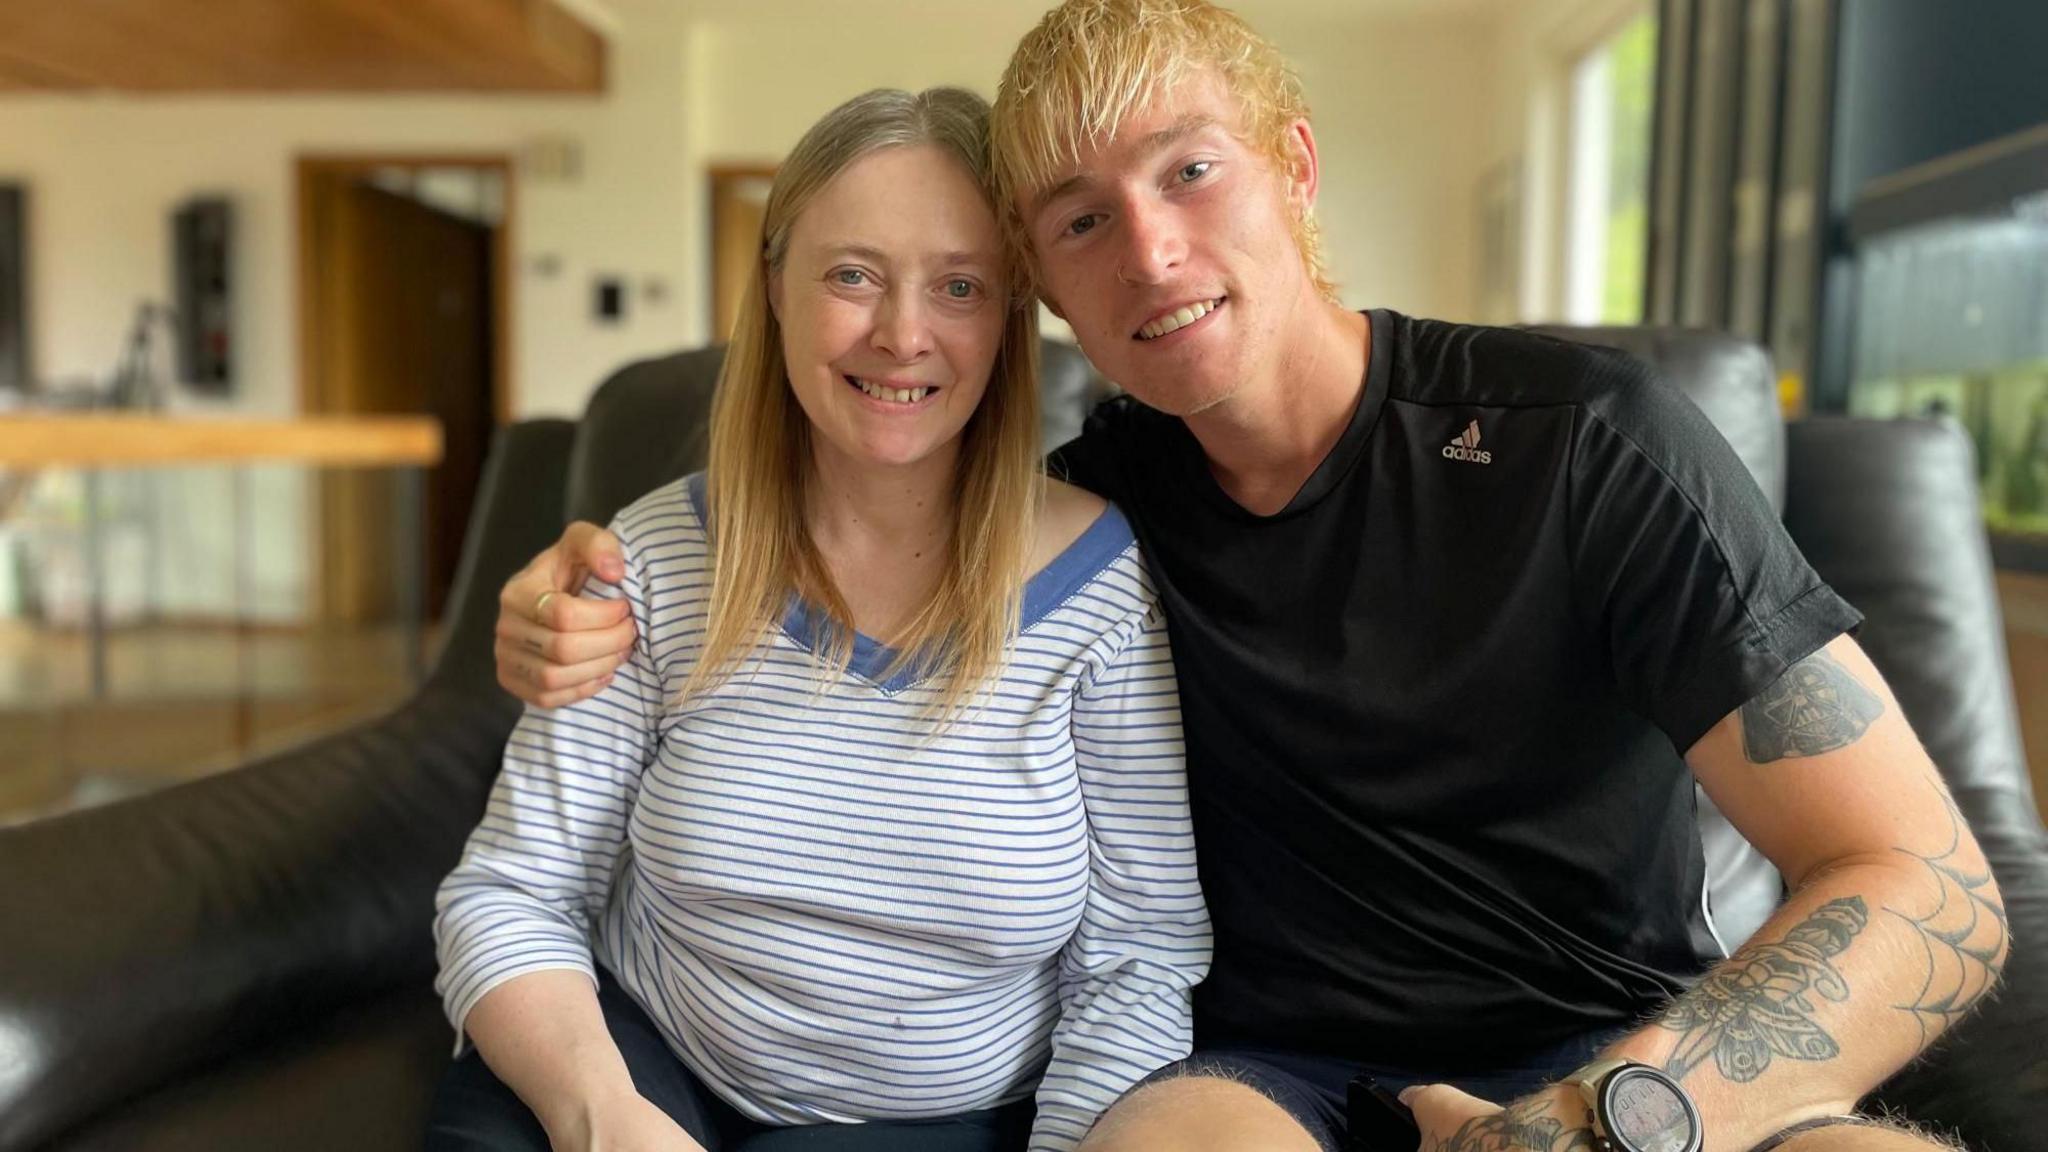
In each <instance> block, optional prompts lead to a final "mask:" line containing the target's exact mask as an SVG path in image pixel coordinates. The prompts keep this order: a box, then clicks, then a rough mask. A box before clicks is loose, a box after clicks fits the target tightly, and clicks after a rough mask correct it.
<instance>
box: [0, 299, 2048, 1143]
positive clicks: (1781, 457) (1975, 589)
mask: <svg viewBox="0 0 2048 1152" xmlns="http://www.w3.org/2000/svg"><path fill="white" fill-rule="evenodd" d="M1562 334H1564V335H1568V336H1572V337H1574V338H1579V339H1586V340H1590V341H1594V342H1600V343H1610V344H1618V345H1621V346H1623V347H1626V348H1629V349H1630V350H1631V351H1634V352H1636V353H1638V354H1640V355H1643V356H1645V357H1646V358H1648V359H1650V360H1652V361H1654V362H1656V363H1658V364H1659V365H1661V366H1662V367H1663V369H1664V371H1665V373H1666V375H1667V376H1668V377H1669V378H1670V379H1671V380H1673V381H1675V382H1676V383H1677V384H1678V385H1679V386H1681V387H1683V388H1684V389H1685V390H1686V391H1687V392H1689V393H1690V394H1691V395H1692V396H1693V397H1694V399H1695V400H1696V401H1697V402H1698V403H1699V404H1700V406H1701V407H1702V408H1703V409H1704V410H1705V411H1706V412H1707V414H1708V415H1709V416H1710V417H1711V418H1713V420H1714V421H1715V423H1716V424H1717V425H1718V426H1719V427H1720V428H1721V429H1722V431H1723V432H1724V434H1726V435H1727V436H1728V438H1729V439H1730V441H1731V442H1733V443H1734V444H1735V445H1736V447H1737V449H1738V451H1739V452H1740V453H1741V455H1742V457H1743V459H1744V460H1745V461H1746V462H1747V463H1748V464H1749V466H1750V467H1751V468H1752V470H1754V472H1755V473H1756V476H1757V478H1758V480H1759V483H1760V484H1761V485H1762V487H1763V488H1764V490H1765V491H1766V492H1767V493H1768V494H1770V495H1771V496H1772V498H1773V500H1774V501H1779V502H1781V503H1780V506H1781V507H1782V508H1783V511H1784V514H1785V518H1786V522H1787V524H1788V525H1789V527H1790V529H1791V531H1792V534H1793V535H1794V537H1795V538H1796V539H1797V540H1798V541H1799V542H1800V544H1801V546H1802V547H1803V548H1804V549H1805V550H1806V551H1807V554H1808V556H1809V557H1810V558H1811V559H1812V561H1813V562H1814V563H1815V564H1816V565H1817V566H1818V568H1819V569H1820V571H1821V572H1822V574H1823V575H1824V576H1825V577H1826V578H1828V579H1829V580H1830V581H1832V582H1833V583H1834V585H1835V586H1836V587H1837V588H1838V589H1839V590H1840V591H1841V592H1843V593H1844V594H1845V595H1846V596H1847V597H1848V598H1849V599H1850V600H1851V601H1852V602H1853V603H1855V604H1856V605H1857V606H1858V607H1860V608H1861V609H1863V611H1864V612H1865V613H1866V614H1867V615H1868V623H1867V624H1866V626H1865V630H1864V633H1863V637H1862V638H1863V642H1864V643H1865V645H1866V646H1867V647H1868V648H1869V650H1870V652H1871V655H1872V656H1873V658H1874V659H1875V660H1876V661H1877V663H1878V665H1879V666H1880V667H1881V668H1882V669H1883V670H1884V672H1885V674H1886V675H1887V676H1888V677H1889V678H1890V680H1891V683H1892V685H1893V688H1894V689H1895V691H1896V692H1897V694H1898V696H1899V698H1900V700H1901V702H1902V704H1903V706H1904V707H1905V709H1906V711H1907V713H1908V715H1909V716H1910V718H1911V719H1912V721H1913V723H1914V725H1915V727H1916V728H1917V729H1918V730H1919V732H1920V734H1921V736H1922V738H1923V739H1924V740H1925V742H1926V743H1927V745H1928V747H1929V749H1930V750H1931V751H1932V753H1933V755H1934V757H1935V760H1936V762H1937V763H1939V764H1940V766H1941V768H1942V771H1943V772H1944V773H1945V774H1946V776H1947V777H1948V779H1949V781H1950V783H1951V785H1952V786H1953V787H1954V789H1955V791H1956V795H1957V800H1958V803H1959V804H1960V805H1961V807H1962V809H1963V811H1964V812H1965V813H1966V814H1967V815H1968V816H1969V818H1970V821H1971V823H1972V825H1973V826H1974V827H1975V828H1976V830H1977V834H1978V836H1979V837H1980V838H1981V840H1982V841H1983V843H1984V846H1985V848H1986V850H1987V851H1988V852H1989V854H1990V856H1991V859H1992V864H1993V867H1994V868H1995V869H1996V870H1997V873H1998V876H1999V879H2000V881H2001V883H2002V885H2003V887H2004V891H2005V898H2006V904H2007V909H2008V913H2009V915H2010V918H2011V922H2012V925H2013V930H2014V934H2015V936H2016V938H2017V944H2016V947H2015V949H2014V952H2013V958H2012V960H2011V962H2010V964H2009V965H2008V969H2007V984H2006V987H2005V989H2004V992H2003V994H2002V995H2001V997H2000V998H1999V1000H1998V1001H1997V1002H1996V1003H1994V1004H1992V1005H1991V1006H1990V1007H1989V1009H1987V1010H1986V1011H1983V1012H1981V1013H1980V1014H1978V1015H1977V1016H1976V1017H1974V1018H1972V1019H1971V1020H1970V1021H1969V1022H1968V1023H1966V1024H1965V1025H1964V1026H1963V1027H1962V1028H1961V1029H1959V1030H1958V1032H1957V1033H1956V1034H1955V1035H1954V1036H1953V1037H1952V1038H1951V1039H1950V1040H1949V1041H1948V1042H1947V1043H1945V1044H1944V1045H1942V1046H1941V1047H1940V1048H1939V1049H1938V1050H1937V1051H1936V1052H1935V1053H1934V1054H1933V1055H1932V1056H1931V1057H1929V1058H1927V1059H1925V1060H1923V1061H1922V1062H1921V1063H1919V1064H1918V1065H1916V1066H1915V1067H1913V1068H1910V1069H1908V1070H1907V1071H1906V1072H1904V1073H1903V1074H1901V1075H1900V1076H1899V1077H1897V1078H1895V1079H1894V1080H1893V1082H1891V1083H1890V1084H1888V1085H1886V1086H1885V1088H1884V1089H1883V1090H1882V1092H1881V1100H1882V1102H1883V1103H1884V1104H1885V1105H1886V1106H1889V1107H1893V1108H1896V1109H1899V1110H1901V1111H1903V1112H1905V1113H1906V1114H1908V1115H1911V1116H1913V1117H1916V1118H1919V1119H1921V1120H1924V1121H1926V1122H1929V1123H1932V1124H1935V1125H1938V1126H1941V1127H1943V1128H1946V1129H1949V1130H1951V1131H1953V1132H1956V1133H1958V1134H1960V1135H1961V1136H1962V1137H1963V1138H1964V1139H1965V1140H1966V1141H1967V1142H1969V1143H1970V1145H1971V1146H1972V1147H1973V1148H1976V1149H1979V1150H1982V1152H2022V1150H2029V1149H2032V1150H2044V1149H2048V1053H2044V1048H2048V971H2044V966H2048V945H2044V943H2043V940H2044V937H2048V835H2044V832H2043V829H2042V825H2041V821H2040V819H2039V817H2038V815H2037V813H2036V809H2035V807H2034V800H2033V796H2032V794H2031V789H2030V786H2029V782H2028V775H2027V771H2026V765H2025V762H2024V758H2023V755H2022V752H2021V748H2020V741H2019V735H2018V724H2017V720H2016V716H2015V711H2014V707H2013V701H2012V688H2011V683H2010V680H2009V678H2008V675H2007V672H2006V667H2005V654H2004V650H2003V640H2002V630H2001V627H2000V622H1999V617H1998V609H1997V602H1996V600H1995V598H1994V594H1993V589H1992V583H1991V574H1990V566H1989V560H1988V556H1987V552H1986V546H1985V541H1984V537H1983V534H1982V531H1981V529H1980V528H1979V522H1978V518H1977V504H1976V485H1975V471H1974V468H1973V465H1972V462H1971V458H1970V447H1969V444H1968V441H1967V439H1966V438H1965V437H1964V436H1963V435H1962V433H1960V432H1959V431H1957V430H1956V429H1954V428H1953V427H1950V426H1946V425H1943V424H1939V423H1932V422H1921V421H1904V422H1891V423H1875V422H1868V421H1859V420H1847V419H1814V420H1808V421H1803V422H1800V423H1798V424H1794V425H1792V426H1790V427H1787V426H1785V425H1784V424H1782V423H1781V422H1780V421H1779V420H1778V418H1777V415H1776V409H1775V399H1774V391H1773V387H1772V380H1773V375H1772V372H1771V366H1770V364H1769V362H1768V360H1767V358H1766V357H1765V356H1764V355H1763V354H1762V353H1761V352H1760V351H1759V350H1757V349H1755V348H1754V347H1752V346H1749V345H1746V344H1742V343H1740V342H1737V341H1734V340H1730V339H1727V338H1723V337H1714V336H1706V335H1701V334H1686V333H1676V332H1666V331H1655V330H1579V331H1571V332H1563V333H1562ZM717 362H718V352H717V351H716V350H706V351H700V352H691V353H683V354H679V355H676V356H671V357H666V358H663V359H659V360H653V361H647V362H644V363H640V364H636V365H633V366H631V367H628V368H626V369H623V370H622V371H620V372H619V373H617V374H616V375H614V376H613V377H612V378H611V379H610V380H609V381H607V382H606V383H605V384H604V386H603V387H602V388H600V389H599V391H598V392H597V393H596V395H595V396H594V398H593V399H592V401H591V404H590V407H589V410H588V412H587V413H586V414H585V416H584V417H583V419H582V420H581V421H580V423H577V424H572V423H569V422H566V421H556V420H538V421H531V422H527V423H523V424H519V425H516V426H513V427H511V428H508V429H506V430H504V431H503V432H502V433H501V435H500V436H499V438H498V441H497V443H496V446H495V448H494V451H493V454H492V457H491V460H490V463H489V465H488V469H487V474H486V477H485V482H484V486H483V489H482V492H481V495H480V499H479V501H478V513H477V516H476V519H475V521H474V523H473V524H472V525H471V528H470V532H469V537H468V540H467V543H466V546H465V549H464V555H463V562H462V566H461V568H460V571H459V573H458V580H457V585H456V592H455V594H454V596H453V597H452V598H451V601H450V608H449V611H450V617H449V618H450V621H451V629H450V633H449V637H448V641H447V644H446V647H445V651H444V652H443V654H442V655H441V657H440V658H439V660H438V661H437V662H436V663H435V665H434V667H433V669H432V671H431V673H430V674H429V676H428V678H427V679H426V681H425V683H424V685H423V686H422V688H421V689H420V690H419V692H418V693H417V694H416V695H415V696H414V698H413V699H412V700H411V701H410V702H408V703H407V704H405V705H404V706H402V707H401V708H399V709H398V710H397V711H395V712H393V713H392V714H391V715H389V716H388V717H386V718H384V719H382V720H380V721H377V722H375V723H372V724H368V725H365V726H363V727H360V728H356V729H354V730H351V731H347V732H343V733H340V734H338V735H335V736H332V737H330V738H326V739H322V740H319V741H317V742H314V743H311V744H309V745H307V746H305V747H303V748H300V749H298V750H296V751H293V752H290V753H287V754H284V755H280V756H277V757H273V758H270V759H267V760H263V761H260V762H257V763H253V764H250V765H248V766H246V767H243V768H240V769H238V770H235V771H232V772H229V773H226V774H223V775H219V776H215V777H211V778H208V779H204V780H200V781H196V782H193V783H189V784H185V785H181V786H178V787H174V788H170V789H167V790H165V791H162V792H158V793H155V794H152V795H148V796H144V797H139V798H135V799H132V800H129V801H125V802H122V803H117V804H113V805H110V806H107V807H104V808H99V809H93V810H88V811H84V812H80V813H76V814H72V815H69V816H65V817H60V818H56V819H51V820H47V821H42V822H38V823H32V824H27V825H22V826H17V827H13V828H7V829H0V1152H14V1150H17V1149H31V1148H40V1149H65V1150H80V1149H117V1148H120V1149H126V1148H148V1149H188V1148H189V1149H209V1150H215V1152H219V1150H238V1149H273V1148H274V1149H305V1150H310V1152H319V1150H325V1149H352V1150H381V1149H399V1148H409V1147H413V1146H415V1145H416V1143H417V1137H418V1132H419V1130H420V1125H421V1120H422V1116H423V1112H424V1109H425V1106H426V1103H427V1099H428V1095H429V1093H430V1091H431V1089H432V1086H433V1084H434V1081H435V1079H436V1077H437V1076H438V1074H439V1072H440V1070H441V1068H442V1066H443V1065H444V1064H445V1062H446V1060H447V1057H448V1052H449V1047H450V1041H451V1037H450V1035H449V1033H448V1030H447V1027H446V1025H445V1023H444V1022H443V1021H442V1018H441V1015H440V1011H439V1008H438V1005H437V1004H436V1002H435V1000H434V998H433V995H432V991H431V987H430V984H431V978H432V973H433V951H432V942H431V939H430V935H429V922H430V919H431V912H432V897H433V892H434V888H435V885H436V884H437V883H438V882H439V880H440V878H441V876H442V875H443V874H444V873H445V872H446V871H447V870H448V869H449V868H450V867H451V866H452V865H453V864H454V862H455V859H456V857H457V855H458V853H459V852H460V849H461V846H462V843H463V840H464V838H465V837H466V835H467V834H468V831H469V829H470V827H471V826H472V825H473V824H474V822H475V821H476V820H477V818H478V816H479V815H480V814H481V811H482V808H483V804H484V800H485V796H486V793H487V791H488V789H489V787H490V784H491V780H492V778H493V776H494V775H495V774H496V772H497V768H498V756H499V752H500V750H501V748H502V746H503V743H504V740H505V737H506V735H507V733H508V732H509V731H510V729H511V726H512V723H513V721H514V720H515V719H516V716H517V709H516V708H515V706H514V704H513V702H512V701H511V700H509V699H508V698H507V697H505V696H504V695H503V694H502V693H500V692H499V691H498V689H497V688H496V685H495V683H494V679H493V673H492V669H491V654H490V630H491V626H492V622H493V619H494V617H495V615H496V611H497V605H496V592H497V589H498V588H499V586H500V585H501V584H502V582H503V580H504V578H505V577H506V576H507V575H509V574H510V573H511V572H512V571H513V570H514V569H515V568H517V567H518V566H519V565H520V564H521V563H522V562H524V560H525V559H526V558H527V557H529V556H531V555H532V554H533V553H534V552H536V551H538V550H539V549H540V548H542V547H543V546H544V545H546V544H547V543H548V542H549V541H551V540H552V539H553V538H554V536H555V535H556V533H557V531H558V530H559V528H560V527H561V525H562V524H563V522H564V521H565V520H566V519H570V518H577V517H580V518H584V519H594V520H599V521H602V520H605V519H607V518H608V517H609V515H610V514H611V513H612V512H613V511H614V510H616V509H617V508H619V507H620V506H622V505H623V504H625V503H627V502H629V501H630V500H632V499H634V498H635V497H637V496H639V495H640V494H641V493H643V492H645V491H647V490H649V489H651V488H653V487H654V486H656V485H657V484H659V483H661V482H663V481H665V480H666V479H668V478H670V477H672V476H675V475H678V474H680V473H682V472H684V471H687V470H690V469H693V468H695V467H697V466H699V464H700V463H701V459H702V452H703V439H702V425H703V418H704V414H705V411H706V405H707V402H708V396H709V390H710V382H711V380H712V378H713V376H714V375H715V372H716V365H717ZM1094 391H1095V382H1094V381H1093V379H1092V377H1091V375H1090V374H1089V372H1088V371H1087V367H1086V364H1085V362H1082V361H1080V359H1079V357H1078V356H1076V355H1074V354H1073V353H1072V352H1071V350H1058V349H1055V350H1052V351H1050V352H1049V354H1048V370H1047V392H1048V396H1047V410H1048V411H1047V415H1048V429H1049V431H1048V435H1049V442H1057V441H1058V439H1060V438H1062V437H1063V435H1064V434H1069V433H1071V432H1072V431H1073V430H1074V428H1075V427H1077V426H1078V422H1079V419H1080V414H1081V413H1082V412H1083V411H1084V410H1085V407H1086V404H1087V403H1088V402H1089V400H1090V399H1091V398H1092V396H1093V394H1094Z"/></svg>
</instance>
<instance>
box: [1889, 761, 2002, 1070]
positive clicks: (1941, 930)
mask: <svg viewBox="0 0 2048 1152" xmlns="http://www.w3.org/2000/svg"><path fill="white" fill-rule="evenodd" d="M1941 800H1942V804H1943V805H1944V806H1945V807H1946V808H1947V809H1948V817H1949V842H1948V847H1947V848H1944V849H1943V850H1942V851H1941V853H1940V854H1939V855H1935V856H1922V855H1921V854H1919V853H1918V852H1908V851H1907V850H1906V849H1904V848H1900V849H1897V851H1899V852H1901V853H1904V854H1905V855H1907V856H1911V857H1912V858H1913V859H1915V860H1918V861H1919V862H1920V863H1921V864H1922V865H1924V866H1925V867H1926V868H1927V871H1928V874H1929V876H1930V877H1931V878H1932V879H1933V881H1934V883H1935V885H1936V887H1937V888H1938V889H1939V890H1940V892H1941V900H1940V903H1938V904H1937V905H1935V908H1934V911H1932V912H1929V913H1928V914H1927V915H1925V916H1908V915H1906V914H1905V913H1903V912H1900V911H1899V910H1898V909H1896V908H1886V909H1885V911H1886V912H1889V913H1891V914H1892V915H1893V916H1896V917H1898V918H1899V919H1900V920H1903V921H1905V922H1906V923H1907V924H1909V925H1911V926H1912V927H1913V929H1914V931H1915V932H1917V933H1918V934H1919V939H1920V946H1921V947H1922V948H1923V949H1924V950H1925V951H1926V954H1927V979H1926V980H1925V981H1924V982H1923V983H1922V984H1921V985H1920V990H1919V992H1918V993H1917V994H1915V995H1914V997H1913V1002H1912V1003H1910V1004H1900V1005H1898V1007H1899V1008H1900V1009H1901V1010H1902V1011H1906V1012H1910V1013H1912V1014H1913V1019H1914V1020H1915V1021H1917V1022H1918V1023H1919V1025H1920V1044H1921V1046H1922V1047H1925V1046H1926V1044H1927V1042H1928V1041H1930V1040H1932V1039H1933V1038H1934V1037H1935V1036H1937V1035H1939V1034H1940V1033H1941V1032H1942V1031H1943V1030H1944V1029H1946V1028H1948V1027H1949V1026H1950V1025H1952V1024H1954V1023H1956V1022H1957V1021H1958V1020H1961V1019H1962V1018H1963V1017H1964V1016H1966V1015H1968V1014H1969V1011H1970V1008H1971V1007H1972V1006H1973V1005H1975V1004H1976V1003H1977V1001H1979V1000H1981V999H1982V998H1983V997H1984V994H1985V993H1987V992H1989V991H1990V990H1991V988H1992V986H1993V985H1995V984H1996V983H1998V970H1999V968H2000V966H2001V964H2002V963H2003V958H2004V954H2005V949H2006V942H2007V939H2008V937H2009V935H2010V933H2011V930H2012V929H2011V925H2010V924H2008V923H2007V922H2006V918H2005V906H2004V905H2003V904H2001V903H2000V902H1999V901H1998V899H1997V898H1996V892H1997V889H1996V886H1995V885H1994V884H1993V882H1992V878H1991V868H1990V865H1988V864H1986V865H1983V866H1981V867H1979V868H1978V869H1975V870H1968V869H1964V868H1962V867H1960V866H1959V865H1958V864H1957V863H1956V860H1955V855H1956V848H1957V846H1958V845H1960V844H1961V843H1962V839H1963V827H1964V823H1963V814H1962V813H1961V812H1959V811H1957V810H1956V806H1955V802H1954V801H1952V800H1950V799H1949V798H1948V797H1947V796H1946V795H1943V796H1942V797H1941Z"/></svg>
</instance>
